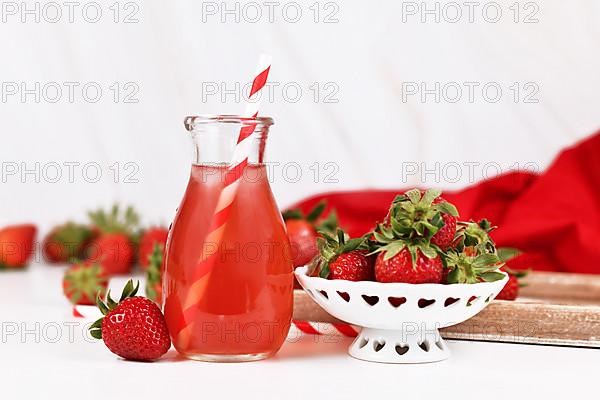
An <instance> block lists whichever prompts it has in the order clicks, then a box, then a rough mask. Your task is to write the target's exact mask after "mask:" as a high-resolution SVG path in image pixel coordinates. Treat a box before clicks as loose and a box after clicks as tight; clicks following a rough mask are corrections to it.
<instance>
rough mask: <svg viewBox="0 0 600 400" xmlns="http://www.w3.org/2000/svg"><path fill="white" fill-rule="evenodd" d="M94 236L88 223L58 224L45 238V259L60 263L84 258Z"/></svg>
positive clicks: (43, 247)
mask: <svg viewBox="0 0 600 400" xmlns="http://www.w3.org/2000/svg"><path fill="white" fill-rule="evenodd" d="M93 238H94V233H93V231H92V229H90V228H89V227H88V226H86V225H81V224H76V223H74V222H67V223H65V224H63V225H60V226H56V227H54V228H53V229H52V230H51V231H50V233H48V234H47V235H46V237H45V238H44V243H43V245H42V251H43V254H44V259H45V260H46V261H48V262H49V263H60V262H69V261H73V260H75V259H79V258H82V257H83V256H84V254H83V253H84V250H85V248H86V246H87V245H88V244H89V243H90V242H91V241H92V240H93Z"/></svg>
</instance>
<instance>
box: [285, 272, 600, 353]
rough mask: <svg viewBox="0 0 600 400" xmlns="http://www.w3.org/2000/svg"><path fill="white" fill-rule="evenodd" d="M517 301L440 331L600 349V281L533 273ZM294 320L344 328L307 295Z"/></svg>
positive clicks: (299, 295) (297, 297)
mask: <svg viewBox="0 0 600 400" xmlns="http://www.w3.org/2000/svg"><path fill="white" fill-rule="evenodd" d="M524 282H525V283H526V284H527V285H528V286H526V287H523V288H521V291H520V294H519V299H518V300H517V301H503V300H494V301H493V302H492V304H490V305H489V306H488V307H486V308H485V309H484V310H483V311H482V312H480V313H479V314H477V315H476V316H475V317H473V318H471V319H470V320H468V321H465V322H463V323H461V324H458V325H454V326H451V327H448V328H444V329H442V330H441V333H442V336H443V337H444V338H446V339H465V340H483V341H495V342H512V343H531V344H550V345H560V346H583V347H598V348H600V276H595V275H582V274H566V273H550V272H531V273H530V274H529V275H528V276H527V277H526V278H525V279H524ZM294 319H296V320H300V321H312V322H328V323H331V322H341V321H339V320H337V319H335V318H334V317H332V316H331V315H329V314H327V313H326V312H325V311H324V310H323V309H322V308H321V307H320V306H318V305H317V304H316V303H315V302H314V301H313V300H312V299H311V298H310V297H308V295H307V294H306V293H304V291H302V290H296V291H295V293H294Z"/></svg>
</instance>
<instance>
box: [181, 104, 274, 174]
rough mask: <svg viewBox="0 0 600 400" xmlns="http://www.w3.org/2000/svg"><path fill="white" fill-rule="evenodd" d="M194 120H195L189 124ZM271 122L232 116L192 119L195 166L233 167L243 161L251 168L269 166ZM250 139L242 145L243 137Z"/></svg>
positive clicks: (187, 126)
mask: <svg viewBox="0 0 600 400" xmlns="http://www.w3.org/2000/svg"><path fill="white" fill-rule="evenodd" d="M190 118H193V120H191V121H189V119H190ZM271 123H272V120H270V119H268V120H267V119H263V118H258V119H252V118H245V119H244V118H241V117H232V116H217V117H188V119H186V128H188V130H189V131H190V133H191V136H192V145H193V158H192V163H193V164H194V165H231V164H237V163H239V162H241V161H242V160H244V161H246V162H247V163H248V164H249V165H262V164H263V163H264V162H265V148H266V141H267V138H268V134H269V127H270V125H271ZM245 136H247V138H246V139H245V140H243V141H241V142H238V141H239V139H240V137H245Z"/></svg>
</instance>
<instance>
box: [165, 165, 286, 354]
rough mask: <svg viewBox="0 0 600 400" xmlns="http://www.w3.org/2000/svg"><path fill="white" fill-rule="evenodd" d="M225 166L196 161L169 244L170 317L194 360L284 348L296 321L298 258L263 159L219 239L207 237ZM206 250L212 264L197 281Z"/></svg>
mask: <svg viewBox="0 0 600 400" xmlns="http://www.w3.org/2000/svg"><path fill="white" fill-rule="evenodd" d="M226 171H227V166H225V165H224V166H209V165H207V164H200V165H193V166H192V172H191V176H190V180H189V183H188V187H187V190H186V192H185V195H184V198H183V200H182V203H181V205H180V207H179V210H178V212H177V215H176V217H175V221H174V223H173V226H172V228H171V231H170V234H169V240H168V243H167V251H166V257H167V261H166V265H165V271H164V281H163V290H164V295H165V304H164V309H165V310H164V311H165V317H166V320H167V325H168V327H169V331H170V333H171V337H172V339H173V344H174V345H175V348H176V349H177V350H178V351H179V352H180V353H181V354H183V355H185V356H187V357H189V358H194V359H200V360H205V361H246V360H255V359H261V358H265V357H268V356H270V355H272V354H274V353H275V352H276V351H277V350H278V349H279V348H280V347H281V345H282V344H283V342H284V340H285V338H286V336H287V333H288V330H289V327H290V322H291V317H292V307H293V304H292V301H293V294H292V293H293V275H292V271H293V268H292V257H291V255H290V247H289V242H288V239H287V236H286V232H285V227H284V223H283V219H282V217H281V213H280V212H279V209H278V207H277V204H276V203H275V199H274V198H273V194H272V192H271V188H270V185H269V181H268V177H267V171H266V167H265V165H264V164H262V163H255V164H249V165H247V166H246V167H245V168H244V173H243V176H242V178H241V180H240V181H239V186H238V187H237V191H236V193H235V198H234V200H233V203H232V204H231V211H230V213H229V215H228V218H227V222H226V224H225V225H224V228H223V229H224V231H223V233H222V236H221V239H220V241H219V242H218V243H207V242H206V241H205V240H206V237H207V236H208V234H209V233H210V232H211V227H212V224H213V218H214V211H215V208H216V206H217V201H218V199H219V195H220V194H221V191H222V190H223V187H224V185H225V183H224V176H225V173H226ZM206 254H210V255H211V256H212V257H211V260H212V264H211V266H212V267H211V268H210V272H208V273H207V274H206V275H205V276H204V277H203V278H202V282H201V284H197V277H196V276H195V273H197V268H198V263H199V260H200V259H201V257H203V255H206ZM195 282H196V284H195V285H194V284H193V283H195ZM191 291H193V292H194V293H190V292H191ZM190 299H194V300H193V301H192V302H190Z"/></svg>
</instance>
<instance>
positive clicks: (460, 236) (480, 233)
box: [443, 220, 504, 283]
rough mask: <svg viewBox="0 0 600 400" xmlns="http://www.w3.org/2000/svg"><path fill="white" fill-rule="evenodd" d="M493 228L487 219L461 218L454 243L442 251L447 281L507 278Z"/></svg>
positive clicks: (491, 280)
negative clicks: (491, 233) (493, 236)
mask: <svg viewBox="0 0 600 400" xmlns="http://www.w3.org/2000/svg"><path fill="white" fill-rule="evenodd" d="M493 229H494V227H492V226H491V224H490V223H489V222H488V221H487V220H481V221H479V222H462V221H461V222H459V228H458V230H457V234H456V238H455V240H454V242H453V243H452V246H451V247H450V248H449V249H447V250H446V251H445V252H444V253H443V257H444V260H445V265H446V268H447V269H446V270H445V272H446V273H445V279H444V282H445V283H479V282H494V281H497V280H500V279H504V274H502V273H501V272H500V270H499V269H500V267H501V266H502V265H503V260H502V259H501V258H500V257H499V256H498V253H497V251H496V245H495V244H494V241H493V240H492V239H491V238H490V236H489V233H490V232H491V231H492V230H493Z"/></svg>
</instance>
